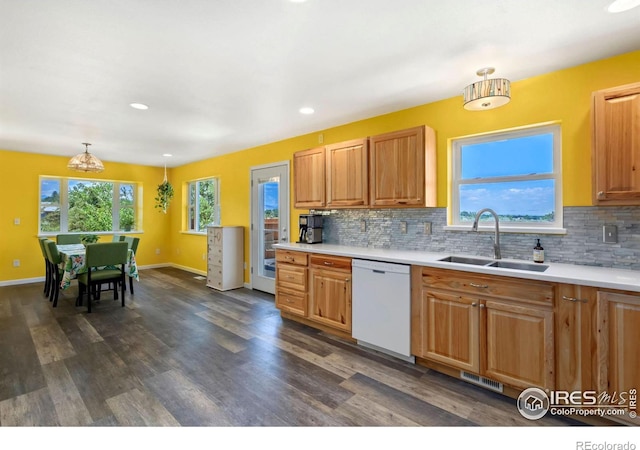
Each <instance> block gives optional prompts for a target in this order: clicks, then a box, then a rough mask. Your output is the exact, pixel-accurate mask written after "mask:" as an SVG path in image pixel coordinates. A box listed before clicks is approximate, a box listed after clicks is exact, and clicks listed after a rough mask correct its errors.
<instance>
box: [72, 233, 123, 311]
mask: <svg viewBox="0 0 640 450" xmlns="http://www.w3.org/2000/svg"><path fill="white" fill-rule="evenodd" d="M128 249H129V247H128V245H127V243H126V242H105V243H96V244H87V247H86V253H85V259H84V262H85V267H86V268H87V271H86V272H85V273H82V274H80V275H78V287H79V295H78V299H79V301H80V304H82V299H83V297H84V294H85V292H86V293H87V312H89V313H90V312H91V297H92V295H93V297H94V298H95V299H98V294H97V293H98V289H99V287H100V285H101V284H102V283H113V284H114V286H116V289H114V290H113V299H114V300H117V299H118V289H117V287H118V286H120V288H121V295H122V307H124V296H125V292H126V291H127V290H126V287H125V286H126V285H125V278H124V276H125V269H124V266H125V264H126V263H127V254H128V251H129V250H128Z"/></svg>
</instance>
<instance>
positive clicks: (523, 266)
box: [438, 255, 549, 272]
mask: <svg viewBox="0 0 640 450" xmlns="http://www.w3.org/2000/svg"><path fill="white" fill-rule="evenodd" d="M438 261H442V262H451V263H458V264H473V265H476V266H485V267H495V268H496V269H517V270H528V271H531V272H544V271H545V270H547V269H548V268H549V266H547V265H545V264H537V263H533V264H532V263H527V262H520V261H505V260H502V259H498V260H493V259H485V258H473V257H470V256H454V255H451V256H446V257H444V258H441V259H439V260H438Z"/></svg>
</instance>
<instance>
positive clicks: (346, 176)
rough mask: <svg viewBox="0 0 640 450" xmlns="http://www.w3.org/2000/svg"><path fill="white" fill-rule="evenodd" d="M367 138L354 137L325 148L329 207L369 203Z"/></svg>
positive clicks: (327, 202)
mask: <svg viewBox="0 0 640 450" xmlns="http://www.w3.org/2000/svg"><path fill="white" fill-rule="evenodd" d="M368 167H369V140H368V139H355V140H351V141H346V142H341V143H339V144H333V145H327V147H326V170H327V178H326V187H327V198H326V200H327V201H326V206H327V207H328V208H341V207H359V206H366V205H368V204H369V183H368V181H369V171H368Z"/></svg>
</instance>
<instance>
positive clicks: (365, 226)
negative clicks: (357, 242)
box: [360, 220, 367, 233]
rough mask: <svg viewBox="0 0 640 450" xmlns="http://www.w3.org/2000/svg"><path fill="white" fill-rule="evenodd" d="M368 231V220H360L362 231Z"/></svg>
mask: <svg viewBox="0 0 640 450" xmlns="http://www.w3.org/2000/svg"><path fill="white" fill-rule="evenodd" d="M366 231H367V221H366V220H361V221H360V232H361V233H364V232H366Z"/></svg>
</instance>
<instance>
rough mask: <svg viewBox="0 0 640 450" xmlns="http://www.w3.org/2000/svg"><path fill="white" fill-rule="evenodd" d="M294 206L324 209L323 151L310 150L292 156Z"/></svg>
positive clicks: (317, 149)
mask: <svg viewBox="0 0 640 450" xmlns="http://www.w3.org/2000/svg"><path fill="white" fill-rule="evenodd" d="M293 178H294V183H295V188H294V193H293V195H294V205H295V207H296V208H324V207H325V149H324V147H318V148H312V149H310V150H304V151H301V152H296V153H294V155H293Z"/></svg>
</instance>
